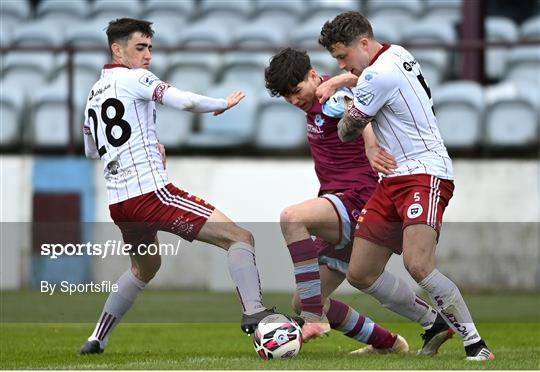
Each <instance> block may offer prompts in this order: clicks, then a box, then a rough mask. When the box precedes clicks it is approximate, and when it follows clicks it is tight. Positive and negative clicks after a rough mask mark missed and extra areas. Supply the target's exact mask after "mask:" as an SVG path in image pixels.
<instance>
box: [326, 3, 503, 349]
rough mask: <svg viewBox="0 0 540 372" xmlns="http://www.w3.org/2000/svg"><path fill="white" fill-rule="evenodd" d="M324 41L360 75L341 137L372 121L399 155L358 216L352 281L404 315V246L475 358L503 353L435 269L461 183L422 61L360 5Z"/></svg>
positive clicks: (410, 265)
mask: <svg viewBox="0 0 540 372" xmlns="http://www.w3.org/2000/svg"><path fill="white" fill-rule="evenodd" d="M319 43H320V44H321V45H322V46H324V47H325V48H326V49H327V50H328V51H329V52H330V53H331V55H332V56H333V57H334V58H335V59H336V60H337V62H338V64H339V67H340V68H342V69H345V70H347V71H349V72H351V73H352V74H354V75H356V76H358V79H357V84H356V89H357V90H356V92H355V96H354V98H353V100H350V101H349V103H348V110H347V112H346V113H345V115H344V117H343V118H342V119H341V120H340V122H339V124H338V133H339V137H340V139H341V140H342V141H344V142H345V141H350V140H353V139H355V138H357V137H358V136H359V135H361V133H362V131H363V129H364V127H365V126H366V125H367V124H368V123H369V122H371V123H372V127H373V131H374V132H375V136H376V137H377V139H378V141H379V145H380V146H381V147H382V148H383V149H384V150H385V151H386V152H388V153H389V154H391V155H393V156H394V158H395V159H396V161H397V168H396V169H394V170H393V172H391V174H389V175H386V176H384V177H382V180H381V181H380V182H379V184H378V185H377V188H376V190H375V193H374V194H373V196H372V197H371V199H370V200H369V201H368V202H367V204H366V205H365V207H364V210H363V211H362V213H361V215H360V217H359V218H358V222H359V223H358V224H357V230H356V233H355V241H354V247H353V252H352V255H351V261H350V264H349V271H348V273H347V279H348V280H349V282H350V283H351V284H352V285H353V286H355V287H356V288H358V289H360V290H362V291H363V292H366V293H369V294H371V295H372V296H374V297H375V298H376V299H377V300H379V301H380V302H381V303H382V304H383V305H384V306H385V307H387V308H389V309H391V310H393V311H395V312H397V313H401V314H403V309H405V308H406V307H407V306H408V304H409V302H410V301H414V298H413V297H412V296H411V295H410V293H411V292H410V291H407V290H404V288H403V286H402V285H401V284H400V282H399V281H398V279H397V278H396V277H394V276H393V275H391V274H390V273H388V272H386V271H385V270H384V269H385V266H386V263H387V262H388V259H389V258H390V256H391V255H392V253H398V254H401V253H403V261H404V264H405V267H406V269H407V271H408V272H409V273H410V275H411V276H412V277H413V278H414V279H415V280H416V282H417V283H418V284H419V285H420V287H422V288H423V289H424V290H425V291H426V292H427V293H428V295H429V297H430V298H431V300H432V301H433V303H434V304H435V306H436V307H437V309H438V310H439V311H440V313H441V314H442V315H443V317H444V318H445V320H446V321H447V322H448V324H449V325H450V326H451V327H452V329H453V331H454V332H455V333H456V334H458V335H459V336H460V337H461V338H462V339H463V342H464V346H465V353H466V359H467V360H492V359H494V355H493V353H492V352H491V351H490V350H489V349H488V347H487V346H486V344H485V342H484V341H483V340H482V338H481V337H480V334H479V333H478V330H477V329H476V327H475V325H474V323H473V321H472V318H471V315H470V313H469V310H468V309H467V306H466V304H465V302H464V300H463V297H462V296H461V293H460V291H459V289H458V288H457V286H456V285H455V284H454V283H453V282H452V281H451V280H450V279H449V278H448V277H446V276H445V275H443V274H442V273H441V272H439V271H438V270H437V269H436V267H435V250H436V246H437V241H438V238H439V232H440V228H441V224H442V216H443V212H444V209H445V208H446V206H447V205H448V202H449V201H450V199H451V197H452V192H453V189H454V183H453V172H452V161H451V160H450V157H449V156H448V153H447V151H446V148H445V146H444V144H443V141H442V139H441V136H440V134H439V130H438V127H437V120H436V118H435V114H434V111H433V109H432V100H431V91H430V89H429V87H428V85H427V83H426V81H425V80H424V77H423V76H422V70H421V68H420V65H419V64H418V62H417V61H416V60H415V59H414V57H413V56H412V55H411V54H410V53H409V52H408V51H407V50H405V49H404V48H403V47H401V46H398V45H388V44H380V43H379V42H377V41H376V40H375V39H374V37H373V31H372V28H371V25H370V23H369V20H368V19H367V18H365V17H364V16H363V15H362V14H360V13H358V12H345V13H342V14H340V15H338V16H336V17H335V18H334V19H333V20H332V21H329V22H326V23H325V24H324V26H323V27H322V30H321V34H320V37H319ZM328 84H330V85H331V84H332V82H330V83H328Z"/></svg>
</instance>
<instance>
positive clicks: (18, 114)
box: [0, 81, 24, 147]
mask: <svg viewBox="0 0 540 372" xmlns="http://www.w3.org/2000/svg"><path fill="white" fill-rule="evenodd" d="M0 84H2V89H0V122H1V123H2V125H0V147H9V146H16V145H18V144H19V143H20V141H21V135H22V125H23V118H22V115H23V110H22V108H23V107H24V106H23V105H24V97H23V96H22V93H21V92H20V91H19V90H17V88H16V86H7V85H6V84H5V83H4V82H3V81H0Z"/></svg>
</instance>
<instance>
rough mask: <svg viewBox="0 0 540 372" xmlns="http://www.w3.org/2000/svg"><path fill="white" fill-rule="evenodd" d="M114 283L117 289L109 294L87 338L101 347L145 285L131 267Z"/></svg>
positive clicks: (104, 344) (105, 344) (105, 343)
mask: <svg viewBox="0 0 540 372" xmlns="http://www.w3.org/2000/svg"><path fill="white" fill-rule="evenodd" d="M116 284H118V291H116V292H111V293H110V294H109V297H108V298H107V301H106V302H105V306H103V312H102V313H101V316H100V317H99V322H98V323H97V325H96V328H95V329H94V332H93V333H92V335H91V336H90V337H89V338H88V341H94V340H97V341H99V344H100V346H101V348H102V349H104V348H105V346H107V342H108V341H109V335H110V334H111V332H112V330H113V329H114V328H115V327H116V326H117V325H118V323H120V320H121V319H122V317H123V316H124V314H125V313H126V312H127V311H128V310H129V309H130V308H131V305H133V303H134V302H135V299H136V298H137V295H138V294H139V292H140V291H141V290H143V288H144V287H145V286H146V283H145V282H143V281H142V280H140V279H138V278H136V277H135V275H133V273H132V272H131V269H130V270H128V271H126V272H125V273H123V274H122V276H120V278H118V281H117V282H116Z"/></svg>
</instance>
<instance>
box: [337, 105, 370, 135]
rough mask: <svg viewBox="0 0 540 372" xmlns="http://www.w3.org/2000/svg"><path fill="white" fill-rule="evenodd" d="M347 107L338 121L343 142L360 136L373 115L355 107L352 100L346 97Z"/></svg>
mask: <svg viewBox="0 0 540 372" xmlns="http://www.w3.org/2000/svg"><path fill="white" fill-rule="evenodd" d="M345 102H346V104H347V109H346V110H345V113H344V115H343V117H342V118H341V120H340V121H339V122H338V136H339V139H340V140H341V142H349V141H352V140H353V139H356V138H358V136H360V135H361V134H362V131H363V130H364V128H365V127H366V125H368V124H369V122H370V121H371V116H368V115H366V114H364V113H363V112H362V111H360V110H358V109H357V108H356V107H354V104H353V102H352V101H351V100H349V99H348V98H346V97H345Z"/></svg>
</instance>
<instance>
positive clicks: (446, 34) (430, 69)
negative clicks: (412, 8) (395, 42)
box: [402, 19, 456, 87]
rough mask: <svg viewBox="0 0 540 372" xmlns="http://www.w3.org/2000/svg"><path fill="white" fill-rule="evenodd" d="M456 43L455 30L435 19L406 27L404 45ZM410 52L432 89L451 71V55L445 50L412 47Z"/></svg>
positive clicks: (403, 37) (403, 34)
mask: <svg viewBox="0 0 540 372" xmlns="http://www.w3.org/2000/svg"><path fill="white" fill-rule="evenodd" d="M455 41H456V33H455V30H454V28H453V27H452V26H451V25H450V24H448V23H440V22H437V21H436V20H434V19H428V20H424V21H422V22H417V23H411V24H409V25H406V26H404V28H403V31H402V43H403V44H406V43H415V44H421V43H428V44H452V43H454V42H455ZM408 50H409V51H410V52H411V53H412V55H413V56H414V57H415V58H416V60H417V61H418V62H419V63H420V66H421V69H422V74H423V75H424V78H425V80H426V81H427V82H428V84H430V85H431V86H432V87H433V86H436V85H438V84H439V83H440V81H441V80H443V79H444V78H445V77H446V76H447V74H448V70H449V64H450V55H449V52H448V51H446V50H445V49H421V48H413V47H410V48H408Z"/></svg>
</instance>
